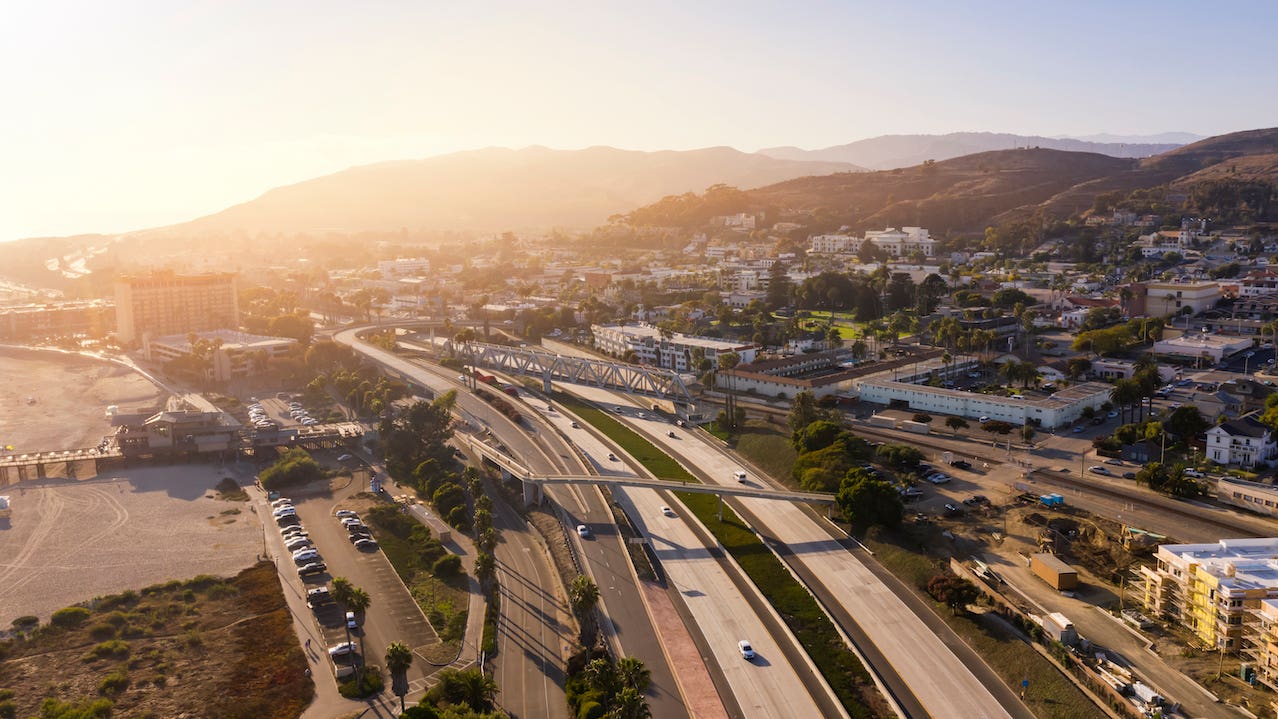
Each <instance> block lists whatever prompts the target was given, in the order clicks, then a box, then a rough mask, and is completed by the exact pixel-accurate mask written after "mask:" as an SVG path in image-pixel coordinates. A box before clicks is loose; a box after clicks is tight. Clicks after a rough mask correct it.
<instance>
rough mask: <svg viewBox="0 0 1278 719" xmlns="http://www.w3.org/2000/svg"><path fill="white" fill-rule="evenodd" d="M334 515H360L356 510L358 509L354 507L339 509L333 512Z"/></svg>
mask: <svg viewBox="0 0 1278 719" xmlns="http://www.w3.org/2000/svg"><path fill="white" fill-rule="evenodd" d="M333 516H334V517H342V518H346V517H358V516H359V513H358V512H356V511H355V510H353V509H339V510H337V511H336V512H333Z"/></svg>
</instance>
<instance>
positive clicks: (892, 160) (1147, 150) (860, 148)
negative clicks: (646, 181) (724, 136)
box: [759, 132, 1192, 170]
mask: <svg viewBox="0 0 1278 719" xmlns="http://www.w3.org/2000/svg"><path fill="white" fill-rule="evenodd" d="M1171 134H1175V135H1185V136H1190V135H1189V134H1188V133H1171ZM1190 137H1192V136H1190ZM1182 144H1184V143H1183V142H1144V143H1134V142H1125V141H1122V140H1118V141H1114V142H1090V141H1086V140H1081V139H1074V138H1067V137H1041V136H1037V135H1012V134H1007V133H994V132H952V133H949V134H948V135H883V136H882V137H872V138H870V139H868V140H858V141H856V142H851V143H848V144H846V145H836V146H834V147H827V148H825V149H822V150H802V149H799V148H797V147H769V148H765V149H762V150H759V154H761V155H768V156H769V157H776V158H780V159H785V160H816V161H825V162H847V163H850V164H854V165H860V166H862V167H868V168H870V169H874V170H892V169H896V168H898V167H913V166H914V165H918V164H920V163H923V162H925V161H927V160H936V161H938V162H939V161H941V160H948V159H950V158H954V157H962V156H964V155H972V154H975V153H978V152H989V151H991V150H1011V149H1015V148H1021V147H1038V148H1042V149H1045V150H1067V151H1070V152H1094V153H1097V154H1100V155H1109V156H1110V157H1149V156H1150V155H1157V154H1159V153H1161V152H1167V151H1168V150H1174V149H1176V148H1177V147H1180V146H1181V145H1182Z"/></svg>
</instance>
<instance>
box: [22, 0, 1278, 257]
mask: <svg viewBox="0 0 1278 719" xmlns="http://www.w3.org/2000/svg"><path fill="white" fill-rule="evenodd" d="M1058 5H1059V6H1060V7H1059V8H1058V7H1057V6H1058ZM1275 27H1278V3H1273V2H1271V1H1265V2H1232V3H1204V2H1166V1H1164V2H1135V1H1126V0H1124V1H1120V2H1079V1H1072V2H1068V3H1036V2H1028V3H1027V2H1023V1H1021V2H968V3H963V2H953V1H952V0H944V1H942V0H937V1H927V2H924V1H917V2H908V1H902V0H885V1H884V2H852V1H848V2H830V3H798V2H789V3H786V2H778V3H750V2H722V3H720V2H691V3H690V2H649V1H645V2H633V1H629V2H617V3H612V2H580V3H567V2H562V3H561V2H549V3H529V2H524V3H497V2H440V1H432V0H415V1H411V2H410V1H407V0H405V1H402V2H392V1H389V0H386V1H380V0H361V1H360V2H326V1H322V0H319V1H317V0H307V1H306V2H300V1H299V2H271V1H270V0H265V1H263V0H254V1H252V2H240V1H238V0H234V1H233V0H217V1H206V0H184V1H181V2H171V1H169V0H155V1H154V2H136V1H130V0H112V1H111V2H100V1H98V0H84V1H82V2H59V1H57V0H39V1H35V0H32V1H30V2H22V3H16V2H11V3H6V4H5V8H4V10H2V11H0V79H2V80H3V83H2V84H0V88H2V91H3V95H0V97H2V98H3V104H0V143H3V144H2V145H0V147H2V148H3V154H0V240H10V239H15V238H18V237H25V236H32V235H43V234H71V233H77V232H95V231H101V232H118V231H125V230H132V229H140V228H144V227H148V226H155V225H160V224H167V223H171V222H178V221H182V220H187V219H191V218H193V217H195V216H198V215H201V214H207V213H209V212H214V211H217V210H220V209H222V208H224V207H226V206H228V205H230V204H234V203H236V202H241V201H244V200H247V199H251V198H252V197H255V196H256V195H258V194H260V193H261V192H263V191H265V190H267V189H269V188H271V187H273V186H277V185H280V184H286V183H290V182H296V181H299V180H303V179H306V178H309V177H313V176H316V175H320V174H326V173H329V172H333V171H336V170H340V169H342V168H345V167H349V166H351V165H356V164H362V163H367V162H376V161H380V160H389V159H406V158H417V157H425V156H429V155H433V154H438V153H441V152H447V151H452V150H461V149H471V148H476V147H484V146H489V145H502V146H511V147H522V146H526V145H533V144H539V145H547V146H550V147H557V148H577V147H585V146H589V145H612V146H616V147H623V148H629V149H666V148H673V149H688V148H696V147H704V146H710V145H731V146H733V147H737V148H739V149H742V150H755V149H758V148H760V147H767V146H772V145H799V146H802V147H811V148H815V147H824V146H828V145H834V144H841V143H845V142H850V141H852V140H856V139H861V138H865V137H871V136H875V135H881V134H889V133H918V132H927V133H941V132H952V131H963V130H989V131H1005V132H1018V133H1025V134H1040V135H1066V134H1069V135H1081V134H1090V133H1098V132H1112V133H1124V134H1145V133H1155V132H1162V131H1168V130H1182V131H1189V132H1195V133H1199V134H1204V135H1208V134H1216V133H1221V132H1229V131H1233V130H1240V129H1251V128H1256V127H1268V126H1272V125H1276V124H1278V92H1275V91H1274V90H1275V87H1274V82H1275V81H1274V76H1273V72H1274V69H1275V68H1278V49H1276V48H1278V43H1274V42H1273V38H1272V32H1273V29H1274V28H1275Z"/></svg>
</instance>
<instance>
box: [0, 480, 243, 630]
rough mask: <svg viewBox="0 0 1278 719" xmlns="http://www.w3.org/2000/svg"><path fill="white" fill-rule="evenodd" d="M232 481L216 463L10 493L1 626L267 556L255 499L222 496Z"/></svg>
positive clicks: (0, 558)
mask: <svg viewBox="0 0 1278 719" xmlns="http://www.w3.org/2000/svg"><path fill="white" fill-rule="evenodd" d="M226 476H230V473H229V472H227V471H225V470H224V469H222V468H219V467H216V466H207V465H177V466H169V467H148V468H133V469H128V470H121V471H119V472H115V473H108V474H107V475H105V476H102V477H99V478H97V479H94V480H88V481H84V482H68V481H65V480H47V481H44V482H39V483H24V484H23V485H22V486H21V487H20V488H16V489H15V488H12V487H11V488H9V490H8V491H9V494H10V495H11V497H12V499H13V518H12V520H11V522H9V523H7V524H4V523H0V629H8V627H9V623H10V622H11V621H13V619H15V618H16V617H19V616H22V615H29V614H33V615H37V616H39V617H40V618H41V619H48V617H49V615H50V614H51V613H52V612H53V611H55V610H57V609H59V608H61V607H64V606H67V605H69V604H73V603H75V602H79V601H83V600H85V599H88V598H91V597H94V596H97V595H101V594H109V593H113V592H120V591H123V590H125V589H129V588H136V587H143V586H147V585H149V584H154V583H156V582H163V581H168V580H170V579H185V578H188V577H193V576H196V575H198V574H219V575H231V574H234V573H235V572H238V571H240V570H241V569H243V568H244V567H247V566H249V565H250V564H252V563H253V561H254V558H255V557H256V556H257V554H258V553H259V552H260V551H261V550H262V528H261V524H260V523H259V522H258V519H257V515H255V514H253V513H252V512H251V509H250V506H249V505H248V504H247V503H244V502H228V501H223V500H220V499H215V498H214V497H215V496H216V493H215V492H214V491H213V487H214V485H216V484H217V482H218V480H219V479H221V478H222V477H226ZM240 481H241V483H244V482H246V481H249V480H247V479H245V478H241V480H240ZM2 521H3V520H0V522H2Z"/></svg>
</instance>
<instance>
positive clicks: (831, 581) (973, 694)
mask: <svg viewBox="0 0 1278 719" xmlns="http://www.w3.org/2000/svg"><path fill="white" fill-rule="evenodd" d="M570 389H571V390H572V391H573V392H574V393H577V394H579V395H581V396H584V397H587V398H588V399H592V400H594V401H596V402H599V403H602V404H605V405H611V404H618V403H619V401H618V396H617V395H616V394H614V393H611V392H608V391H605V390H598V389H594V388H585V387H578V386H572V387H571V388H570ZM631 406H634V405H633V404H632V405H631ZM622 419H623V421H625V422H626V423H628V424H631V425H632V426H635V427H637V428H639V429H640V430H641V431H642V432H643V433H644V434H645V435H647V436H648V438H649V439H650V440H652V441H653V442H654V443H656V444H657V445H658V446H660V447H662V448H663V449H665V450H666V451H668V452H670V453H672V454H675V455H677V456H681V457H683V458H685V459H687V460H688V461H690V462H691V463H692V464H694V465H695V467H696V468H697V469H699V470H701V472H702V473H703V474H704V475H705V477H706V478H708V479H709V480H710V481H713V482H716V483H719V484H733V483H734V480H733V478H732V475H733V472H734V471H736V470H737V469H739V468H740V464H738V463H737V462H735V461H733V460H732V459H731V458H730V457H728V456H726V455H725V454H724V453H722V452H720V451H719V450H718V449H717V448H715V447H712V446H710V445H709V444H706V443H704V442H702V441H701V440H700V439H699V436H698V435H697V434H695V433H693V432H689V431H687V430H684V429H682V428H679V429H675V430H673V431H674V432H675V433H676V437H675V438H673V439H672V438H669V437H666V436H665V435H666V432H667V431H671V425H669V424H668V423H666V422H665V421H664V420H659V419H654V418H651V417H649V418H648V419H639V418H638V416H637V413H631V412H627V413H625V415H624V417H622ZM740 503H741V506H742V507H744V508H745V509H747V510H748V511H749V512H750V513H751V514H752V515H754V516H755V517H757V518H758V519H759V520H760V521H761V522H763V524H764V527H763V529H765V530H766V531H767V532H768V533H769V534H770V535H772V536H774V537H776V539H777V540H778V541H780V542H782V543H783V544H784V545H786V547H787V548H788V551H790V552H793V557H794V559H795V560H796V561H797V562H799V563H801V564H803V565H805V566H806V567H807V568H808V569H809V570H810V571H811V573H812V575H813V576H814V577H819V578H820V580H821V582H822V583H823V584H824V585H825V587H826V588H828V589H829V598H830V599H832V600H833V601H834V602H836V603H837V604H839V605H840V606H842V607H843V608H844V609H845V610H846V611H847V613H848V614H849V615H850V616H851V617H852V618H854V620H855V621H856V623H857V625H858V627H859V628H860V630H861V631H863V632H865V635H866V636H867V637H868V639H869V641H870V642H871V643H872V644H873V645H874V647H875V648H876V649H877V650H878V651H879V652H881V653H882V654H883V656H884V657H885V659H886V661H887V662H888V664H889V665H890V666H891V668H892V669H893V670H894V671H895V672H896V673H897V674H898V675H899V676H900V677H901V679H902V680H903V681H904V683H905V685H906V686H908V688H909V691H910V693H911V694H913V696H914V698H915V699H916V700H917V702H918V703H919V704H920V705H921V706H922V707H923V709H924V710H925V711H926V712H927V713H928V714H930V715H932V716H963V717H1009V716H1012V714H1011V713H1009V710H1008V709H1005V708H1004V706H1003V704H1004V703H1009V698H1008V697H1007V696H1006V695H1004V696H1003V697H1002V701H1000V700H999V699H996V698H995V697H994V695H993V694H991V688H989V687H987V686H986V684H984V683H982V681H980V680H978V679H977V677H976V676H975V675H974V674H973V673H972V670H971V669H969V668H968V667H967V666H965V665H964V662H963V661H961V660H960V659H959V658H958V657H957V656H956V655H955V653H954V651H952V650H951V648H950V647H949V646H947V645H946V644H945V643H944V642H942V641H941V639H940V638H939V637H938V636H937V635H936V634H935V633H934V632H933V631H932V629H930V628H929V627H928V626H927V625H926V624H925V623H924V622H923V621H922V620H921V619H920V618H919V616H918V615H916V614H914V613H913V612H911V611H910V609H909V608H907V607H906V605H905V604H904V603H903V602H902V601H901V600H900V599H899V598H898V597H897V596H896V595H895V594H893V593H892V591H891V590H890V589H889V588H888V587H887V586H886V585H884V584H883V582H882V581H880V580H879V578H878V577H877V576H876V575H875V574H874V573H873V572H871V571H870V570H869V569H868V568H866V567H865V566H864V565H863V564H862V563H861V562H860V561H859V560H858V559H857V558H856V557H855V556H854V555H853V554H851V553H850V552H848V551H847V550H846V549H844V548H843V546H842V545H841V544H840V543H838V542H837V541H835V540H834V539H832V537H831V534H830V531H829V529H828V528H826V527H822V526H819V525H818V524H817V523H815V522H814V521H813V520H812V519H811V517H809V515H807V514H806V513H805V512H803V511H802V510H801V509H799V508H798V507H796V506H794V505H791V504H788V503H783V502H775V501H770V500H757V499H743V500H740ZM836 621H837V619H836ZM995 681H997V680H996V679H995ZM1000 688H1002V689H1005V687H1004V686H1003V685H1002V684H1001V682H1000V683H998V684H997V686H995V687H993V689H995V690H998V689H1000ZM1010 701H1011V703H1010V704H1009V705H1010V706H1013V707H1014V709H1013V711H1015V713H1016V714H1017V715H1025V716H1028V711H1027V710H1025V709H1024V707H1023V705H1020V704H1019V702H1015V700H1014V698H1013V699H1011V700H1010Z"/></svg>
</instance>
